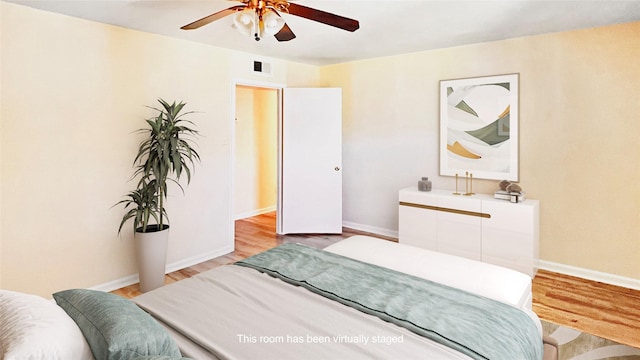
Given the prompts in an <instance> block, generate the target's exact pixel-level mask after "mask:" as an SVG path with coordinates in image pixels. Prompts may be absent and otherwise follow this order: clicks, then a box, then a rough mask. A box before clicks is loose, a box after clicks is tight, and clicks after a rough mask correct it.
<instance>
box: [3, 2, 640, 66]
mask: <svg viewBox="0 0 640 360" xmlns="http://www.w3.org/2000/svg"><path fill="white" fill-rule="evenodd" d="M5 1H9V2H13V3H17V4H22V5H26V6H30V7H34V8H38V9H42V10H46V11H53V12H57V13H61V14H66V15H69V16H74V17H79V18H84V19H88V20H93V21H98V22H101V23H106V24H112V25H117V26H121V27H125V28H130V29H136V30H141V31H145V32H150V33H157V34H162V35H166V36H171V37H176V38H182V39H187V40H191V41H196V42H201V43H206V44H210V45H213V46H218V47H222V48H228V49H234V50H239V51H245V52H250V53H254V54H258V55H261V56H264V57H275V58H281V59H288V60H292V61H297V62H302V63H308V64H314V65H326V64H333V63H340V62H345V61H353V60H359V59H365V58H373V57H380V56H387V55H394V54H401V53H409V52H416V51H423V50H431V49H437V48H446V47H452V46H459V45H466V44H471V43H480V42H487V41H495V40H503V39H508V38H516V37H523V36H529V35H538V34H545V33H552V32H559V31H567V30H575V29H584V28H591V27H598V26H604V25H609V24H618V23H625V22H633V21H640V0H626V1H616V0H600V1H584V0H570V1H554V0H535V1H532V0H508V1H480V0H476V1H459V0H458V1H455V0H449V1H435V0H422V1H411V0H391V1H369V0H342V1H333V0H296V1H295V2H296V3H297V4H300V5H304V6H308V7H313V8H316V9H320V10H324V11H328V12H331V13H335V14H338V15H342V16H345V17H349V18H354V19H357V20H359V21H360V29H359V30H357V31H356V32H353V33H351V32H347V31H344V30H340V29H336V28H333V27H330V26H327V25H324V24H321V23H317V22H314V21H310V20H306V19H303V18H300V17H296V16H293V15H289V14H283V15H282V16H283V18H285V21H286V22H287V24H288V25H289V27H290V28H291V29H292V30H293V32H294V33H295V34H296V36H297V38H295V39H293V40H291V41H289V42H278V41H276V40H275V39H274V38H273V37H268V38H263V39H262V40H261V41H255V40H253V38H251V37H249V36H243V35H241V34H240V33H239V32H238V31H237V30H235V29H233V28H232V27H231V23H232V19H231V17H230V16H228V17H225V18H223V19H221V20H218V21H216V22H214V23H211V24H209V25H207V26H204V27H202V28H200V29H197V30H180V27H181V26H183V25H186V24H188V23H190V22H192V21H194V20H197V19H200V18H202V17H205V16H207V15H209V14H211V13H214V12H217V11H220V10H223V9H226V8H228V7H230V6H234V5H237V4H239V2H236V1H231V0H206V1H203V0H199V1H195V0H70V1H69V0H65V1H58V0H5ZM45 25H46V24H45ZM639 36H640V35H639Z"/></svg>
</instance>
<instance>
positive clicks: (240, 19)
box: [180, 0, 360, 41]
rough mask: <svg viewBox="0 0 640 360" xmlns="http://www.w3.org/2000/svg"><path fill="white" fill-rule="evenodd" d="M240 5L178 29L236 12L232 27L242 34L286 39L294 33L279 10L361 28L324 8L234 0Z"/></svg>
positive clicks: (279, 0) (270, 0)
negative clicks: (265, 35) (323, 9)
mask: <svg viewBox="0 0 640 360" xmlns="http://www.w3.org/2000/svg"><path fill="white" fill-rule="evenodd" d="M237 1H240V2H241V3H242V5H236V6H232V7H230V8H228V9H225V10H222V11H218V12H216V13H213V14H211V15H209V16H206V17H203V18H202V19H200V20H196V21H194V22H192V23H190V24H187V25H185V26H183V27H181V28H180V29H182V30H193V29H198V28H200V27H201V26H204V25H207V24H210V23H212V22H214V21H216V20H219V19H222V18H223V17H225V16H228V15H231V14H235V15H234V17H233V26H234V27H235V28H236V29H238V31H240V32H241V33H243V34H245V35H251V36H253V38H254V39H255V40H256V41H259V40H260V38H261V37H262V34H263V33H264V34H268V35H273V36H274V37H275V38H276V39H277V40H278V41H289V40H291V39H294V38H295V37H296V35H295V34H294V33H293V31H291V28H289V26H288V25H287V24H286V23H285V21H284V19H283V18H282V17H281V16H280V13H288V14H291V15H296V16H300V17H303V18H306V19H309V20H313V21H317V22H320V23H323V24H327V25H330V26H334V27H337V28H339V29H343V30H347V31H351V32H353V31H356V30H358V28H360V23H359V22H358V21H357V20H353V19H349V18H346V17H343V16H340V15H335V14H332V13H328V12H326V11H322V10H317V9H313V8H310V7H306V6H302V5H298V4H294V3H290V2H288V1H286V0H237Z"/></svg>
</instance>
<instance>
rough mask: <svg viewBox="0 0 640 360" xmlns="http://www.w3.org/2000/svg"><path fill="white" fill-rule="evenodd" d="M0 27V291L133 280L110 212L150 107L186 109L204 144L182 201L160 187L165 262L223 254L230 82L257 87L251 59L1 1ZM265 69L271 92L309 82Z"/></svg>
mask: <svg viewBox="0 0 640 360" xmlns="http://www.w3.org/2000/svg"><path fill="white" fill-rule="evenodd" d="M1 16H2V17H1V23H2V27H1V31H2V43H1V48H2V71H1V76H2V89H3V91H2V94H1V96H2V97H1V103H2V105H3V106H2V108H1V112H0V116H1V118H0V119H1V128H0V134H1V138H0V151H1V155H2V157H1V161H0V167H1V170H0V171H1V178H0V180H1V183H0V184H1V191H0V196H1V199H2V203H1V213H2V217H1V224H0V225H1V226H0V256H1V258H0V282H1V285H2V288H6V289H11V290H16V291H24V292H31V293H36V294H39V295H43V296H50V295H51V293H52V292H54V291H57V290H61V289H66V288H72V287H94V286H98V285H103V284H105V283H109V282H111V281H114V280H118V279H122V278H124V277H128V276H131V275H134V274H135V273H136V269H135V264H134V257H133V246H132V230H131V228H130V226H127V227H126V229H125V231H124V233H123V235H122V236H121V237H120V238H119V237H118V236H117V228H118V224H119V222H120V219H121V217H122V215H123V210H122V209H121V208H111V206H112V205H113V204H114V203H116V202H117V201H118V200H120V199H122V195H124V194H126V193H127V192H128V191H130V190H132V189H133V187H134V186H135V184H134V183H132V182H127V181H128V179H129V178H130V176H131V174H132V170H133V169H132V162H133V157H134V156H135V153H136V150H137V145H138V142H139V140H140V137H139V136H137V135H136V134H134V133H133V132H134V131H135V130H136V129H139V128H141V127H144V126H145V124H144V121H143V119H145V118H147V117H150V116H152V115H153V114H154V112H153V111H151V110H149V109H148V108H146V107H145V106H146V105H151V106H155V105H156V99H157V98H158V97H161V98H164V99H166V100H169V101H172V100H178V101H180V100H183V101H185V102H186V103H187V108H186V109H187V110H194V111H197V112H198V113H196V114H192V115H191V116H190V117H189V119H191V120H192V121H194V122H195V123H196V124H197V127H198V129H199V130H200V132H201V133H202V137H201V139H200V140H199V142H198V143H199V147H198V150H199V152H200V155H201V157H202V163H201V164H200V165H198V166H197V168H196V171H195V175H194V177H193V179H192V182H191V184H190V185H189V186H188V187H186V189H185V190H186V191H185V195H182V193H181V192H180V190H179V189H177V188H175V187H174V188H173V189H170V190H169V191H170V194H169V201H168V206H167V208H168V209H167V210H168V212H169V217H170V220H171V226H172V228H171V236H170V244H169V255H168V259H167V262H168V264H183V265H185V264H186V265H188V264H189V263H190V262H197V261H202V259H206V258H210V257H213V256H216V255H221V254H223V253H226V252H229V251H230V250H231V249H232V247H233V240H232V238H231V231H232V229H233V228H232V214H231V204H230V201H231V194H230V193H229V189H230V180H231V176H230V171H231V164H230V161H229V160H230V145H231V143H232V141H231V128H230V124H231V121H232V119H231V116H232V113H233V112H232V109H233V108H232V107H233V106H234V104H233V101H232V93H233V91H234V90H233V84H234V82H235V81H237V80H239V79H241V80H246V81H264V77H262V76H257V77H256V76H254V75H252V74H251V70H252V65H253V63H252V61H253V57H252V56H251V55H250V54H246V53H240V52H233V51H229V50H225V49H220V48H215V47H211V46H206V45H202V44H198V43H195V42H189V41H184V40H177V39H172V38H168V37H164V36H159V35H153V34H148V33H142V32H138V31H132V30H128V29H124V28H119V27H114V26H110V25H105V24H100V23H95V22H90V21H85V20H80V19H76V18H72V17H68V16H63V15H58V14H54V13H49V12H43V11H39V10H34V9H31V8H28V7H24V6H20V5H15V4H12V3H6V2H2V3H1ZM272 68H273V73H274V74H273V78H271V80H272V81H273V82H276V83H282V84H290V85H291V86H315V85H317V82H318V75H319V71H318V69H317V68H316V67H314V66H309V65H304V64H298V63H292V62H286V61H282V60H273V61H272ZM129 225H130V224H129Z"/></svg>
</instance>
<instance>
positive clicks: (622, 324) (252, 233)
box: [113, 213, 640, 348]
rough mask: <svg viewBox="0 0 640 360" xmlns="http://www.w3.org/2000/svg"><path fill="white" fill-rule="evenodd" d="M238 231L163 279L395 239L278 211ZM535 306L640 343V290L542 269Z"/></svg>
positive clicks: (127, 291) (556, 318)
mask: <svg viewBox="0 0 640 360" xmlns="http://www.w3.org/2000/svg"><path fill="white" fill-rule="evenodd" d="M235 230H236V236H235V251H234V252H232V253H230V254H227V255H224V256H220V257H217V258H215V259H212V260H209V261H206V262H203V263H201V264H197V265H194V266H191V267H188V268H185V269H182V270H178V271H175V272H173V273H170V274H167V275H166V276H165V283H167V284H168V283H172V282H175V281H179V280H182V279H185V278H188V277H191V276H193V275H195V274H198V273H200V272H203V271H207V270H209V269H213V268H215V267H218V266H221V265H225V264H230V263H232V262H235V261H238V260H241V259H244V258H246V257H249V256H251V255H254V254H257V253H259V252H262V251H265V250H268V249H270V248H272V247H275V246H278V245H280V244H282V243H285V242H299V243H303V244H307V245H309V246H314V247H317V248H324V247H326V246H329V245H331V244H333V243H334V242H337V241H340V240H342V239H344V238H347V237H349V236H353V235H362V234H365V235H370V236H375V237H379V238H383V239H386V240H390V241H397V239H394V238H389V237H384V236H380V235H375V234H367V233H365V232H361V231H357V230H353V229H349V228H343V233H342V234H339V235H325V234H305V235H277V234H276V233H275V213H268V214H264V215H259V216H255V217H252V218H248V219H243V220H239V221H236V228H235ZM113 293H115V294H118V295H121V296H123V297H126V298H132V297H135V296H137V295H140V290H139V287H138V285H137V284H134V285H131V286H128V287H125V288H122V289H118V290H115V291H113ZM533 310H534V311H535V312H536V314H538V316H539V317H540V318H541V319H542V320H546V321H549V322H552V323H555V324H559V325H563V326H566V327H570V328H574V329H578V330H580V331H584V332H587V333H590V334H594V335H597V336H600V337H603V338H607V339H610V340H613V341H616V342H619V343H622V344H626V345H629V346H634V347H638V348H640V291H637V290H632V289H626V288H621V287H617V286H612V285H608V284H603V283H598V282H594V281H589V280H585V279H581V278H576V277H571V276H567V275H562V274H557V273H553V272H549V271H544V270H540V271H539V272H538V274H537V275H536V277H535V278H534V279H533Z"/></svg>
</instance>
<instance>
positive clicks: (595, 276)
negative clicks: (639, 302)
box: [540, 260, 640, 290]
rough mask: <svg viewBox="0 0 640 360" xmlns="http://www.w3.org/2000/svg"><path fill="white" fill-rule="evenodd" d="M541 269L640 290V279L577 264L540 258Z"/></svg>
mask: <svg viewBox="0 0 640 360" xmlns="http://www.w3.org/2000/svg"><path fill="white" fill-rule="evenodd" d="M540 269H543V270H548V271H553V272H557V273H560V274H565V275H570V276H576V277H580V278H583V279H588V280H593V281H598V282H601V283H605V284H610V285H616V286H622V287H625V288H629V289H635V290H640V280H639V279H633V278H629V277H624V276H620V275H614V274H609V273H604V272H600V271H595V270H590V269H584V268H579V267H576V266H571V265H565V264H559V263H555V262H551V261H546V260H540Z"/></svg>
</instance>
